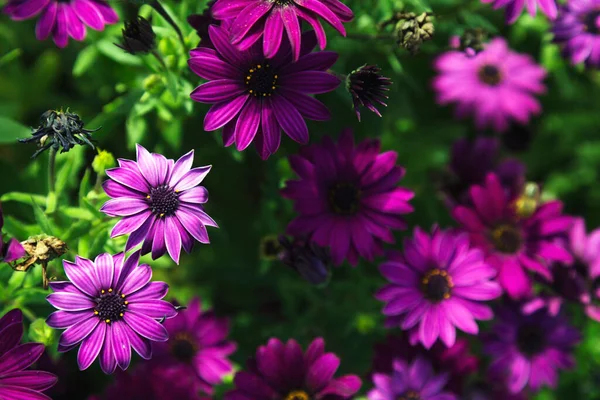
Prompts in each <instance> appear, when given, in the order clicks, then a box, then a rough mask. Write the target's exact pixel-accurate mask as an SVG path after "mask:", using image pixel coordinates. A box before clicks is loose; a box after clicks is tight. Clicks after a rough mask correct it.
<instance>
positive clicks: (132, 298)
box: [46, 251, 177, 374]
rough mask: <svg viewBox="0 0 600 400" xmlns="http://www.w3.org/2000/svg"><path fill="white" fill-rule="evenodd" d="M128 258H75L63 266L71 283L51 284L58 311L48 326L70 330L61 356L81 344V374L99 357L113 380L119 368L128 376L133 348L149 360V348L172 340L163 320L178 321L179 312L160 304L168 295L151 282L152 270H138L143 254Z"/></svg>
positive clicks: (51, 300)
mask: <svg viewBox="0 0 600 400" xmlns="http://www.w3.org/2000/svg"><path fill="white" fill-rule="evenodd" d="M124 258H125V255H124V253H119V254H116V255H114V256H111V255H110V254H108V253H104V254H100V255H99V256H98V257H96V259H95V260H94V261H93V262H92V261H90V260H88V259H86V258H81V257H76V258H75V263H72V262H69V261H63V266H64V269H65V274H67V278H68V279H69V281H70V282H69V281H65V282H52V283H50V287H51V288H52V290H53V291H54V293H52V294H50V295H48V297H47V299H48V302H49V303H50V304H51V305H52V306H54V307H55V308H57V309H58V310H59V311H56V312H54V313H52V314H50V316H49V317H48V319H47V320H46V323H47V324H48V325H49V326H51V327H52V328H56V329H65V328H66V330H65V331H64V332H63V333H62V335H61V336H60V340H59V343H58V345H59V347H58V350H59V351H61V352H65V351H69V350H71V349H73V348H74V347H75V346H77V344H79V343H81V346H80V347H79V352H78V354H77V363H78V365H79V369H80V370H82V371H83V370H84V369H87V368H88V367H89V366H90V365H91V364H92V363H93V362H94V360H95V359H96V358H97V357H98V355H99V356H100V367H101V368H102V371H104V373H106V374H112V373H113V372H114V371H115V368H116V366H117V365H118V366H119V367H120V368H121V369H123V370H125V369H127V367H128V366H129V362H130V361H131V348H133V349H134V350H135V351H136V352H137V353H138V354H139V355H140V356H141V357H142V358H144V359H150V357H151V356H152V348H151V347H150V342H165V341H166V340H167V339H168V337H169V334H168V333H167V330H166V329H165V327H164V326H162V325H161V324H160V323H159V322H157V321H159V320H162V319H165V318H171V317H174V316H175V315H176V314H177V311H176V310H175V307H174V306H173V305H172V304H171V303H168V302H166V301H163V300H161V299H162V298H163V297H165V295H166V294H167V290H168V288H169V287H168V285H167V284H166V283H164V282H150V279H151V278H152V269H151V268H150V266H148V265H146V264H142V265H139V266H138V263H139V260H140V252H139V251H136V252H135V253H133V254H132V255H131V256H130V257H129V258H128V259H127V260H124Z"/></svg>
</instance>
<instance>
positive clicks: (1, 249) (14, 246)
mask: <svg viewBox="0 0 600 400" xmlns="http://www.w3.org/2000/svg"><path fill="white" fill-rule="evenodd" d="M3 226H4V213H3V212H2V204H0V261H4V262H7V263H8V262H12V261H15V260H18V259H19V258H21V257H23V256H24V255H25V249H24V248H23V246H21V243H19V241H18V240H17V239H9V240H8V242H6V243H4V238H3V237H2V227H3Z"/></svg>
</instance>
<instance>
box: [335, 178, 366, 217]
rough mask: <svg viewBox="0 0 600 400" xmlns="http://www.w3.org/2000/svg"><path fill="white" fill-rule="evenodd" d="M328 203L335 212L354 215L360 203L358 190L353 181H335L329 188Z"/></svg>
mask: <svg viewBox="0 0 600 400" xmlns="http://www.w3.org/2000/svg"><path fill="white" fill-rule="evenodd" d="M329 204H330V206H331V210H332V211H333V212H334V213H336V214H341V215H354V214H356V212H357V211H358V207H359V205H360V191H359V190H358V188H357V187H356V185H354V184H353V183H337V184H335V185H334V186H333V187H332V188H331V189H329Z"/></svg>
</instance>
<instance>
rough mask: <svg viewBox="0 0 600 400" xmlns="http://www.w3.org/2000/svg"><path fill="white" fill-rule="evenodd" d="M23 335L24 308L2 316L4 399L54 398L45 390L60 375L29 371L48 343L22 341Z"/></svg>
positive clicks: (0, 349)
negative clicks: (22, 342)
mask: <svg viewBox="0 0 600 400" xmlns="http://www.w3.org/2000/svg"><path fill="white" fill-rule="evenodd" d="M22 336H23V313H22V312H21V310H19V309H14V310H11V311H9V312H7V313H6V314H5V315H4V316H3V317H2V318H0V399H6V400H13V399H15V400H17V399H19V400H50V397H48V396H46V395H45V394H43V393H41V392H42V391H44V390H46V389H49V388H51V387H52V386H54V384H55V383H56V376H55V375H53V374H51V373H49V372H45V371H30V370H26V369H27V368H29V367H30V366H31V365H32V364H33V363H35V362H36V361H37V359H38V358H40V356H41V355H42V353H43V352H44V345H43V344H41V343H25V344H20V342H21V337H22Z"/></svg>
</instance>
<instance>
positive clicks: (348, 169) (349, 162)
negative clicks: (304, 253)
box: [281, 130, 414, 265]
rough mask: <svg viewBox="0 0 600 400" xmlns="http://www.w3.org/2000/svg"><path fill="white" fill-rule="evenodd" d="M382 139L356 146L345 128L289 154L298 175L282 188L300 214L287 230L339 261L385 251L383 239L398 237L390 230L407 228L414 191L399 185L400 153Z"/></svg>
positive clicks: (336, 261)
mask: <svg viewBox="0 0 600 400" xmlns="http://www.w3.org/2000/svg"><path fill="white" fill-rule="evenodd" d="M380 145H381V143H380V142H379V140H375V139H367V140H364V141H363V142H361V143H360V144H358V145H357V146H355V145H354V138H353V137H352V131H351V130H345V131H344V132H342V135H341V136H340V139H339V141H338V143H337V144H335V143H333V141H332V140H331V138H330V137H325V138H324V139H323V142H322V144H319V145H311V146H309V147H305V148H302V149H301V150H300V154H298V155H294V156H291V157H290V159H289V161H290V164H291V166H292V169H293V170H294V171H295V172H296V173H297V174H298V176H299V177H300V179H299V180H293V181H287V182H286V187H285V188H284V189H283V190H282V192H281V193H282V196H283V197H286V198H288V199H293V200H294V201H295V204H294V208H295V210H296V211H297V212H298V213H299V214H300V215H299V216H298V217H296V219H294V220H293V221H292V222H291V223H290V224H289V225H288V228H287V230H288V233H289V234H291V235H293V236H299V237H303V236H311V240H312V241H314V242H315V243H317V244H318V245H320V246H325V247H330V248H331V257H332V261H333V263H334V264H336V265H339V264H341V263H342V262H343V261H344V260H345V259H347V260H348V261H349V262H350V263H351V264H352V265H356V263H357V261H358V257H359V256H360V257H363V258H366V259H367V260H373V259H374V258H375V256H376V255H379V254H382V252H383V249H382V243H383V242H386V243H393V242H394V237H393V235H392V232H391V230H392V229H405V228H406V224H405V222H404V219H403V218H402V217H401V215H403V214H408V213H410V212H412V211H413V208H412V206H411V205H410V204H409V203H408V201H409V200H410V199H411V198H412V197H413V196H414V193H413V192H412V191H411V190H408V189H406V188H403V187H398V186H397V184H398V181H400V179H402V177H403V176H404V168H402V167H399V166H397V165H396V160H397V158H398V153H396V152H395V151H387V152H385V153H381V154H380V153H379V150H380Z"/></svg>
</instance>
